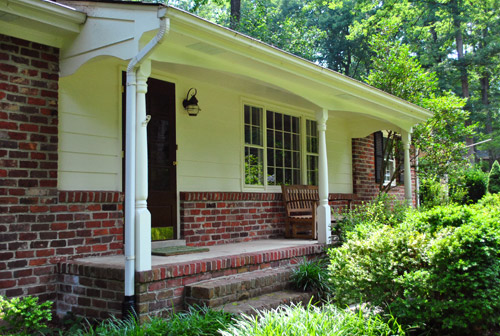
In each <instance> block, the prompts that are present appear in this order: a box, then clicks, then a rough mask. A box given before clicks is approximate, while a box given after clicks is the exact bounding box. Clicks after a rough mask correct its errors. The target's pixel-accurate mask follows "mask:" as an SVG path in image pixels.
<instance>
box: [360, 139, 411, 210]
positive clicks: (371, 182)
mask: <svg viewBox="0 0 500 336" xmlns="http://www.w3.org/2000/svg"><path fill="white" fill-rule="evenodd" d="M374 151H375V148H374V137H373V134H371V135H369V136H367V137H366V138H358V139H352V174H353V192H354V193H355V194H356V196H357V197H358V199H359V200H361V201H368V200H370V199H373V198H374V197H376V196H377V195H378V183H377V182H375V154H374V153H375V152H374ZM411 175H412V190H413V191H415V171H414V170H413V169H412V174H411ZM389 194H390V195H393V196H394V197H396V198H397V199H399V200H404V199H405V195H404V185H397V186H396V187H394V188H393V189H391V190H390V191H389ZM413 203H414V204H416V198H415V192H413Z"/></svg>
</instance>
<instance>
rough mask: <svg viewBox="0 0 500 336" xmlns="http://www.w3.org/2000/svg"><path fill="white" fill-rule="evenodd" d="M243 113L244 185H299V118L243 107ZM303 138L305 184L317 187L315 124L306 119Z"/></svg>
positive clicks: (300, 177)
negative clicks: (314, 184) (304, 148)
mask: <svg viewBox="0 0 500 336" xmlns="http://www.w3.org/2000/svg"><path fill="white" fill-rule="evenodd" d="M244 114H245V116H244V126H245V162H244V163H245V185H254V186H264V185H267V186H279V185H282V184H301V183H302V167H301V162H302V151H301V147H302V146H301V143H302V133H301V119H300V118H299V117H296V116H291V115H288V114H284V113H280V112H276V111H272V110H265V109H263V108H261V107H255V106H250V105H245V107H244ZM264 130H265V131H264ZM304 136H305V137H306V139H305V141H306V147H307V149H306V151H305V152H304V154H305V155H306V162H307V167H306V170H307V182H310V183H316V184H317V175H318V174H317V171H318V168H317V167H318V139H317V132H316V122H315V121H312V120H306V134H305V135H304ZM264 172H265V173H264Z"/></svg>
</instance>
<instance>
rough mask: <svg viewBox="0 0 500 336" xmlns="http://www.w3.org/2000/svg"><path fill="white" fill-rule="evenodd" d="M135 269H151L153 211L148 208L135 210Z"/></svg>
mask: <svg viewBox="0 0 500 336" xmlns="http://www.w3.org/2000/svg"><path fill="white" fill-rule="evenodd" d="M135 241H136V245H135V246H136V251H135V270H136V271H137V272H142V271H149V270H151V213H150V212H149V210H148V209H147V208H139V209H136V211H135Z"/></svg>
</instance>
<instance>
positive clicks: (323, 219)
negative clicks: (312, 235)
mask: <svg viewBox="0 0 500 336" xmlns="http://www.w3.org/2000/svg"><path fill="white" fill-rule="evenodd" d="M316 218H317V221H318V243H320V244H330V243H331V242H332V228H331V222H332V212H331V210H330V206H329V205H328V204H326V205H319V206H318V208H317V209H316Z"/></svg>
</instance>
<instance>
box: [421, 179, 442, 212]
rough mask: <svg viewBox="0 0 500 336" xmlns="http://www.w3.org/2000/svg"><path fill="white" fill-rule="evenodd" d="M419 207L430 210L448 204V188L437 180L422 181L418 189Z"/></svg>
mask: <svg viewBox="0 0 500 336" xmlns="http://www.w3.org/2000/svg"><path fill="white" fill-rule="evenodd" d="M419 198H420V205H421V206H422V207H424V208H432V207H435V206H439V205H445V204H447V203H448V188H447V187H446V185H444V184H442V183H441V181H440V180H439V179H438V178H426V179H422V181H421V182H420V188H419Z"/></svg>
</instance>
